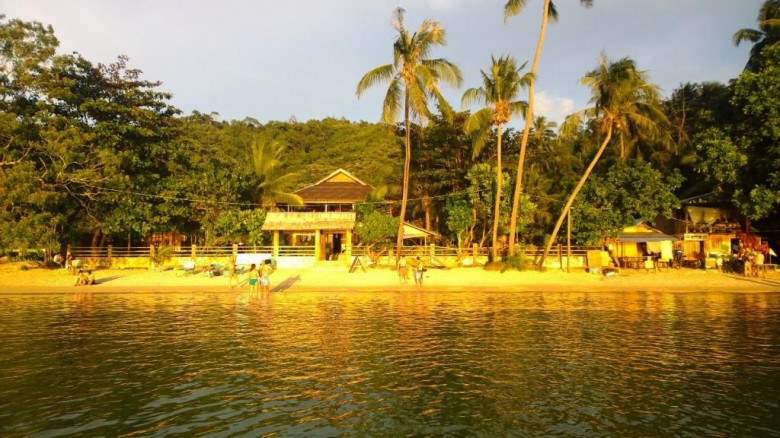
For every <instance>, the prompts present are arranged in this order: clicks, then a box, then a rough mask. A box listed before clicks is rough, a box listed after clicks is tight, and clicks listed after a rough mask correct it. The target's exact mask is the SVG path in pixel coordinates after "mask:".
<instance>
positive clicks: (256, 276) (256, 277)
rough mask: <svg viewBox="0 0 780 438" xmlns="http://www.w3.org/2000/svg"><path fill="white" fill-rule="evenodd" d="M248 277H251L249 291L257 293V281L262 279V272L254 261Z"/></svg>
mask: <svg viewBox="0 0 780 438" xmlns="http://www.w3.org/2000/svg"><path fill="white" fill-rule="evenodd" d="M247 277H248V278H249V293H250V294H257V282H258V280H259V279H260V273H259V272H257V265H255V264H254V263H252V265H251V266H250V267H249V273H248V274H247Z"/></svg>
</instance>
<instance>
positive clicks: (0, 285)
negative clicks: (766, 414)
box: [0, 263, 780, 294]
mask: <svg viewBox="0 0 780 438" xmlns="http://www.w3.org/2000/svg"><path fill="white" fill-rule="evenodd" d="M22 266H25V265H23V264H21V263H6V264H3V265H0V294H19V293H25V294H26V293H62V292H68V291H75V290H79V289H88V290H89V291H90V292H93V293H134V292H144V293H149V292H160V293H164V292H190V291H197V292H212V293H235V292H242V291H243V292H246V291H248V289H249V288H248V286H247V285H246V284H244V285H243V286H241V287H238V288H233V289H231V288H229V287H228V278H227V277H208V276H206V275H204V274H202V273H194V274H189V275H183V273H182V272H180V271H163V272H156V271H153V270H146V269H124V270H118V269H107V270H97V271H95V274H96V275H95V278H96V280H97V283H98V284H96V285H94V286H79V287H74V286H73V284H74V282H75V277H73V276H71V275H69V274H68V273H66V272H64V271H63V270H53V269H45V268H29V269H27V270H22V269H21V267H22ZM241 278H242V280H243V279H244V278H245V276H242V277H241ZM271 288H272V291H274V292H285V293H292V292H296V291H306V292H315V291H323V292H327V291H357V290H359V291H405V290H406V291H412V290H416V289H420V286H416V285H415V284H414V281H412V280H411V279H410V280H409V283H408V284H400V282H399V279H398V276H397V273H396V271H393V270H390V269H382V268H376V269H367V270H366V271H365V272H363V271H361V270H357V271H356V272H353V273H349V272H348V270H347V268H346V267H344V268H334V267H322V268H320V267H313V268H307V269H283V268H282V269H279V270H277V271H276V272H274V274H273V275H272V276H271ZM422 289H423V290H426V291H431V292H433V291H436V290H444V291H454V290H484V291H490V290H493V291H505V292H512V291H517V292H527V291H534V292H537V291H541V292H545V291H551V292H563V291H572V292H574V291H576V292H588V291H593V292H607V291H614V292H621V291H623V292H642V291H647V292H652V291H657V292H738V293H766V292H780V272H766V273H765V274H764V275H761V276H759V277H744V276H742V275H737V274H730V273H723V272H718V271H716V270H706V271H705V270H695V269H680V270H674V269H670V270H668V271H666V270H664V271H660V272H654V271H650V272H647V271H645V270H638V271H637V270H629V269H622V270H620V272H619V273H618V274H617V275H615V276H611V277H607V276H604V275H601V274H591V273H587V272H583V271H582V270H578V271H575V272H571V273H565V272H561V271H558V270H551V271H547V272H537V271H523V272H518V271H507V272H503V273H502V272H498V271H486V270H484V269H482V268H453V269H430V270H428V271H427V272H426V273H425V279H424V285H423V286H422Z"/></svg>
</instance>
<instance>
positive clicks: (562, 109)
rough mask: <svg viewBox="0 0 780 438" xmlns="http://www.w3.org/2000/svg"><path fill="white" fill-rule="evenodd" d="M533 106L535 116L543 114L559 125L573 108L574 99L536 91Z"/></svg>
mask: <svg viewBox="0 0 780 438" xmlns="http://www.w3.org/2000/svg"><path fill="white" fill-rule="evenodd" d="M534 107H535V108H534V115H535V117H536V116H545V117H547V119H548V120H551V121H553V122H555V123H557V124H558V125H559V126H560V124H561V123H562V122H563V120H564V119H565V118H566V116H568V115H569V114H571V113H573V112H574V110H575V106H574V99H570V98H568V97H554V96H549V95H547V92H545V91H540V92H537V93H536V94H535V95H534Z"/></svg>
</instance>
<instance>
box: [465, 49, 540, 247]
mask: <svg viewBox="0 0 780 438" xmlns="http://www.w3.org/2000/svg"><path fill="white" fill-rule="evenodd" d="M491 59H492V61H493V62H492V65H491V67H490V72H489V73H485V72H484V71H482V86H481V87H479V88H469V89H468V90H466V92H465V93H464V94H463V99H462V105H463V107H464V108H465V107H468V106H469V105H471V104H473V103H477V102H479V103H484V104H485V105H486V106H485V107H484V108H482V109H480V110H477V111H476V112H474V113H473V114H471V116H469V118H468V119H466V123H465V124H464V126H463V129H464V131H466V133H470V134H475V135H474V146H473V147H474V149H473V156H474V157H477V156H478V155H479V154H480V152H482V148H484V146H485V144H486V143H487V140H488V138H489V137H490V134H491V132H492V128H493V127H494V126H495V127H496V196H495V206H494V209H493V247H492V252H491V254H492V259H493V260H498V224H499V222H500V214H499V211H500V207H501V192H502V189H503V187H502V184H503V182H502V179H503V178H502V174H503V170H504V169H503V166H502V164H501V140H502V138H501V137H502V132H501V131H502V128H503V126H504V125H506V124H507V123H508V122H509V120H510V119H511V118H512V116H513V115H521V114H522V113H523V111H524V110H525V108H526V103H525V102H523V101H520V100H516V99H517V97H518V94H520V90H521V89H522V88H523V87H525V86H527V85H528V83H529V82H530V81H531V79H530V75H529V74H521V70H522V69H523V68H524V67H525V63H523V65H521V66H520V67H518V66H517V62H516V61H515V60H514V58H512V57H511V56H502V57H500V58H498V59H496V58H495V57H491Z"/></svg>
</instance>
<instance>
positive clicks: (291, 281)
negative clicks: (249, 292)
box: [271, 275, 301, 292]
mask: <svg viewBox="0 0 780 438" xmlns="http://www.w3.org/2000/svg"><path fill="white" fill-rule="evenodd" d="M299 281H301V276H300V275H296V276H295V277H288V278H287V279H286V280H284V281H283V282H281V283H279V285H277V286H276V287H275V288H273V289H271V292H284V291H285V290H287V289H289V288H291V287H292V286H293V285H294V284H295V283H297V282H299Z"/></svg>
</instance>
